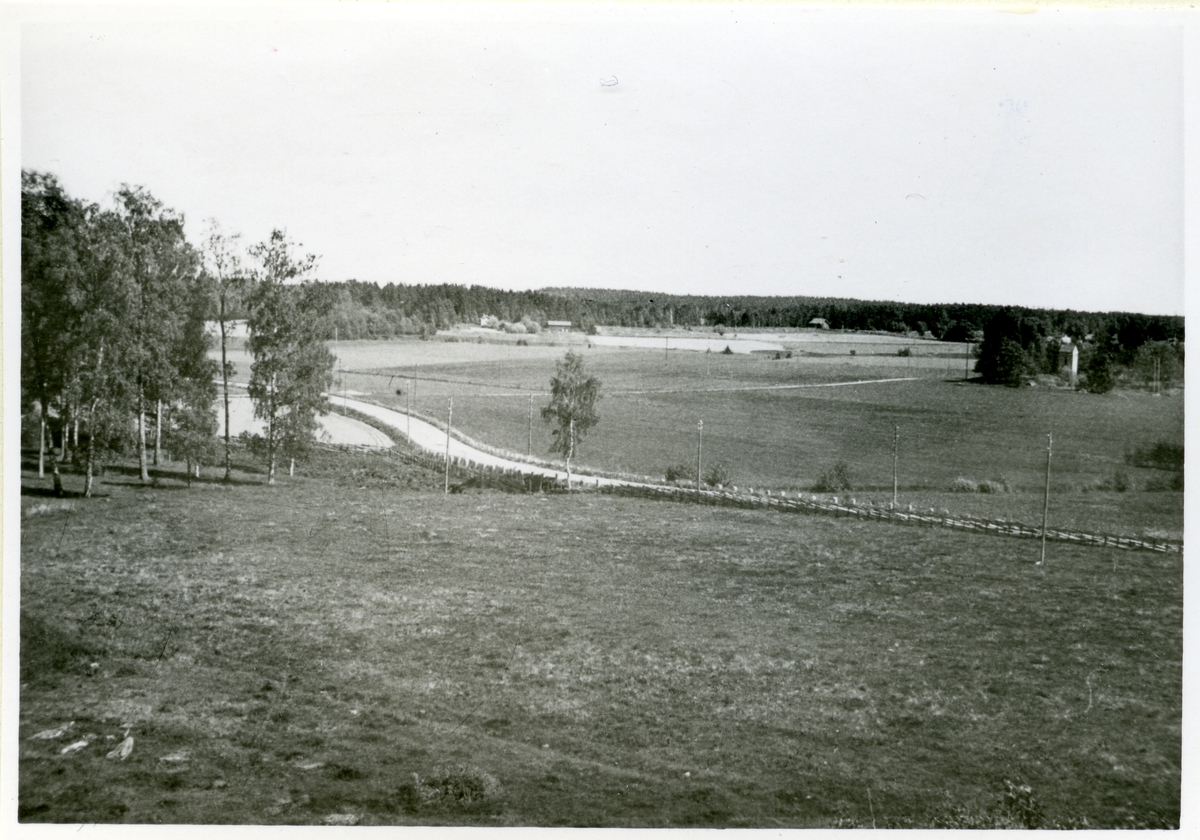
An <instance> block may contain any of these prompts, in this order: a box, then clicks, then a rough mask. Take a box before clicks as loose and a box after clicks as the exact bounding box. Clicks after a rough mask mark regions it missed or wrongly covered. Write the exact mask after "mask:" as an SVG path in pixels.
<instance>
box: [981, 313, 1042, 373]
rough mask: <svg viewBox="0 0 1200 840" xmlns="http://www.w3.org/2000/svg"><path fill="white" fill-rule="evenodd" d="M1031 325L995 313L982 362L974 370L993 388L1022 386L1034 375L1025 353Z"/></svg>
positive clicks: (985, 338) (986, 332)
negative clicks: (1025, 378) (997, 386)
mask: <svg viewBox="0 0 1200 840" xmlns="http://www.w3.org/2000/svg"><path fill="white" fill-rule="evenodd" d="M1029 333H1031V328H1030V325H1028V324H1026V323H1023V322H1022V321H1021V320H1020V319H1019V318H1018V317H1017V316H1015V315H1014V314H1013V313H1012V312H1009V311H1007V310H1001V311H1000V312H998V313H996V315H995V316H994V317H993V318H992V320H991V321H989V322H988V324H987V326H986V327H985V328H984V331H983V343H982V344H981V345H980V347H979V361H978V362H977V363H976V364H975V370H976V371H977V372H978V373H980V374H982V375H983V379H984V381H985V382H988V383H991V384H994V385H1020V384H1021V381H1022V379H1023V378H1024V377H1026V376H1028V375H1029V374H1031V373H1033V372H1035V370H1034V365H1033V364H1032V363H1031V361H1030V357H1029V355H1028V354H1027V353H1026V350H1025V347H1026V343H1025V341H1023V339H1025V340H1030V335H1029Z"/></svg>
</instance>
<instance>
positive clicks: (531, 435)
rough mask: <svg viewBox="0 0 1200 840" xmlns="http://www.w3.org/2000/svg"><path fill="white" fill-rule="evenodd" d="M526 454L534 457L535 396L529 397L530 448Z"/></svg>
mask: <svg viewBox="0 0 1200 840" xmlns="http://www.w3.org/2000/svg"><path fill="white" fill-rule="evenodd" d="M525 454H526V455H528V456H529V457H531V458H532V457H533V394H530V395H529V448H528V450H526V453H525Z"/></svg>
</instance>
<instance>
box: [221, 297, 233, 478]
mask: <svg viewBox="0 0 1200 840" xmlns="http://www.w3.org/2000/svg"><path fill="white" fill-rule="evenodd" d="M220 299H221V317H220V323H221V383H222V385H223V388H224V391H225V478H224V480H225V481H232V480H233V464H232V461H231V456H230V454H229V447H230V443H229V361H228V360H227V358H226V356H225V344H226V338H225V293H224V292H222V293H221V296H220Z"/></svg>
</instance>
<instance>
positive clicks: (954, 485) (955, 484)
mask: <svg viewBox="0 0 1200 840" xmlns="http://www.w3.org/2000/svg"><path fill="white" fill-rule="evenodd" d="M950 492H951V493H978V492H979V484H978V483H977V482H974V481H972V480H971V479H969V478H963V477H962V476H961V475H960V476H959V477H958V478H956V479H954V481H952V482H951V483H950Z"/></svg>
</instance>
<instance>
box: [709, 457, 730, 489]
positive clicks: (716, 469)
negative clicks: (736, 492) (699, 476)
mask: <svg viewBox="0 0 1200 840" xmlns="http://www.w3.org/2000/svg"><path fill="white" fill-rule="evenodd" d="M729 478H730V476H729V468H728V467H726V466H725V464H724V463H723V462H720V461H718V462H717V463H715V464H713V465H712V466H711V467H709V468H708V472H706V473H705V474H704V483H705V484H711V485H712V486H714V487H715V486H716V485H718V484H720V485H725V484H728V483H729Z"/></svg>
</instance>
